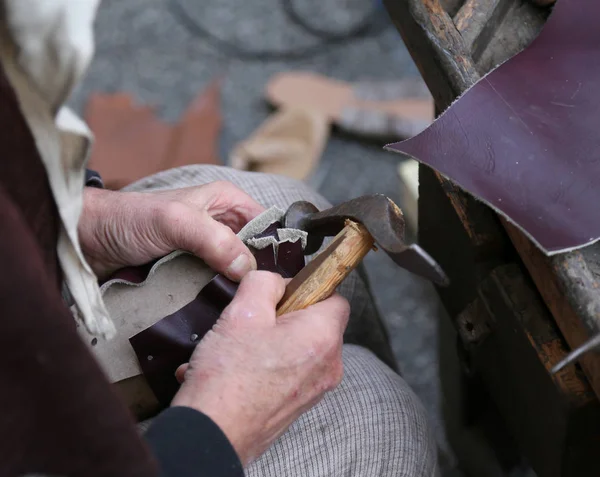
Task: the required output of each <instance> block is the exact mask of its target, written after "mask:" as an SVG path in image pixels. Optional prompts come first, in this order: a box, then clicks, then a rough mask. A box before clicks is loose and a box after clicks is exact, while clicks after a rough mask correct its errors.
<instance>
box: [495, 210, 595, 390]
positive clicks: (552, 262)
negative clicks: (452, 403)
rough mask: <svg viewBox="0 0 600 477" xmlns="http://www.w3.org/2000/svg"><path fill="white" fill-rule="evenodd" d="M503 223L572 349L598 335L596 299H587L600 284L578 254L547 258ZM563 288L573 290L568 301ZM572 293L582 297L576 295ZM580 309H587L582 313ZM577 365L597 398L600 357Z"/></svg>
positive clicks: (515, 229) (515, 230) (587, 359)
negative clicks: (581, 368) (579, 365)
mask: <svg viewBox="0 0 600 477" xmlns="http://www.w3.org/2000/svg"><path fill="white" fill-rule="evenodd" d="M503 223H504V226H505V228H506V230H507V232H508V235H509V236H510V238H511V240H512V241H513V243H514V244H515V247H516V249H517V250H518V251H519V254H520V256H521V259H522V260H523V263H524V264H525V266H526V267H527V270H528V271H529V273H530V275H531V278H532V279H533V281H534V282H535V284H536V286H537V289H538V290H539V292H540V294H541V295H542V297H543V298H544V301H545V302H546V304H547V306H548V308H549V309H550V311H551V312H552V315H553V317H554V320H555V321H556V323H557V325H558V327H559V328H560V330H561V331H562V334H563V336H564V337H565V339H566V341H567V343H569V345H570V346H571V348H575V347H577V346H579V345H581V344H583V343H584V342H585V341H587V339H588V338H589V337H590V336H591V335H592V334H595V333H600V326H599V324H598V321H597V316H598V314H599V312H600V309H599V307H598V300H597V299H595V298H596V297H589V296H587V295H588V291H589V290H595V291H596V293H597V291H598V288H599V284H598V281H597V280H595V279H594V277H593V276H592V274H591V273H590V272H589V270H588V268H587V266H586V264H585V261H584V260H583V257H582V256H581V253H580V252H572V253H569V254H566V255H562V256H559V257H551V258H549V257H546V256H545V255H544V254H543V253H542V252H540V250H539V249H538V248H537V247H536V246H535V245H534V244H533V243H532V242H531V240H529V239H528V238H527V237H525V235H523V233H522V232H521V231H520V230H519V229H517V228H516V227H515V226H514V225H512V224H511V223H509V222H508V221H506V220H503ZM573 279H575V280H573ZM565 280H568V283H565ZM566 288H569V289H571V290H572V293H571V297H570V298H571V299H569V297H568V296H565V289H566ZM575 290H578V291H579V292H580V294H581V295H584V296H577V295H576V292H575ZM573 305H575V307H574V306H573ZM581 307H583V308H586V309H584V310H582V309H581ZM558 361H559V359H557V360H556V361H554V362H553V363H551V364H552V365H554V364H556V363H558ZM580 362H581V366H582V367H583V369H584V371H585V374H586V375H587V377H588V379H589V381H590V383H591V385H592V387H593V388H594V391H595V392H596V395H597V396H600V356H598V355H597V354H593V353H592V354H588V355H585V356H583V357H582V358H581V359H580Z"/></svg>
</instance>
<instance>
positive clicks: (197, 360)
mask: <svg viewBox="0 0 600 477" xmlns="http://www.w3.org/2000/svg"><path fill="white" fill-rule="evenodd" d="M284 289H285V281H284V280H283V279H282V278H281V277H280V276H279V275H275V274H273V273H269V272H250V273H249V274H248V275H246V276H245V277H244V278H243V280H242V282H241V284H240V287H239V289H238V292H237V294H236V295H235V297H234V299H233V301H232V302H231V304H230V305H229V306H228V307H227V308H226V309H225V310H224V311H223V313H222V315H221V317H220V318H219V320H218V321H217V323H216V324H215V326H214V327H213V329H212V330H211V331H209V332H208V333H207V334H206V335H205V336H204V338H203V339H202V340H201V341H200V343H199V344H198V346H197V347H196V349H195V351H194V353H193V355H192V357H191V359H190V362H189V365H183V366H180V368H179V369H178V370H177V377H178V379H179V381H180V382H182V381H183V384H182V386H181V388H180V390H179V392H178V393H177V394H176V396H175V398H174V399H173V402H172V406H188V407H191V408H194V409H197V410H199V411H201V412H203V413H204V414H206V415H208V416H209V417H210V418H211V419H212V420H213V421H214V422H215V423H216V424H217V425H218V426H219V427H220V428H221V429H222V430H223V432H224V433H225V435H226V436H227V437H228V439H229V441H230V442H231V443H232V445H233V447H234V448H235V450H236V452H237V453H238V455H239V457H240V460H241V461H242V464H243V465H247V464H249V463H250V462H251V461H252V460H254V459H256V458H257V457H259V456H260V455H261V454H262V453H263V452H264V451H265V450H266V449H267V448H268V447H269V446H270V445H271V444H272V443H273V442H274V441H275V440H276V439H277V438H278V437H279V436H280V435H281V434H283V433H284V432H285V430H286V429H287V428H288V427H289V426H290V425H291V424H292V423H293V422H294V421H295V420H296V419H297V418H298V417H300V415H301V414H302V413H304V412H305V411H307V410H309V409H310V408H311V407H313V406H314V405H315V404H317V403H318V402H319V401H320V400H321V398H322V397H323V395H324V394H325V393H326V392H327V391H330V390H332V389H334V388H335V387H336V386H337V385H338V384H339V383H340V382H341V380H342V375H343V365H342V337H343V333H344V329H345V328H346V324H347V322H348V315H349V305H348V302H347V301H346V300H345V299H344V298H342V297H341V296H339V295H335V296H333V297H331V298H328V299H327V300H324V301H322V302H320V303H318V304H316V305H313V306H311V307H309V308H306V309H304V310H302V311H297V312H294V313H289V314H287V315H283V316H281V317H279V318H277V319H276V317H275V308H276V306H277V303H278V302H279V301H280V300H281V297H282V296H283V292H284Z"/></svg>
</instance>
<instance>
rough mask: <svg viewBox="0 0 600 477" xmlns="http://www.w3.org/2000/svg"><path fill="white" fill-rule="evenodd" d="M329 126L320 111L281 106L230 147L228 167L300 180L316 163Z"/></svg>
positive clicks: (308, 173)
mask: <svg viewBox="0 0 600 477" xmlns="http://www.w3.org/2000/svg"><path fill="white" fill-rule="evenodd" d="M330 129H331V128H330V124H329V120H328V119H327V117H326V116H325V115H324V114H323V113H321V112H320V111H314V110H310V109H302V108H285V107H284V108H281V109H280V110H278V111H276V112H275V113H273V114H272V115H271V116H269V117H268V118H267V120H266V121H265V122H264V123H263V124H262V125H261V126H260V127H259V128H258V129H257V130H256V131H255V132H254V133H252V135H251V136H250V137H249V138H247V139H246V140H244V141H242V142H241V143H239V144H237V145H236V146H235V147H234V149H233V150H232V152H231V154H230V163H231V167H233V168H234V169H240V170H246V171H254V172H264V173H267V174H279V175H283V176H287V177H291V178H292V179H298V180H304V179H306V178H307V177H309V176H310V174H311V173H312V172H313V171H314V170H315V168H316V166H317V164H318V163H319V161H320V159H321V156H322V154H323V150H324V149H325V144H326V143H327V140H328V139H329V132H330Z"/></svg>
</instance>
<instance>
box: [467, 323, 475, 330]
mask: <svg viewBox="0 0 600 477" xmlns="http://www.w3.org/2000/svg"><path fill="white" fill-rule="evenodd" d="M465 328H466V329H467V331H469V332H470V331H473V330H474V329H475V327H474V326H473V323H470V322H468V321H467V322H466V323H465Z"/></svg>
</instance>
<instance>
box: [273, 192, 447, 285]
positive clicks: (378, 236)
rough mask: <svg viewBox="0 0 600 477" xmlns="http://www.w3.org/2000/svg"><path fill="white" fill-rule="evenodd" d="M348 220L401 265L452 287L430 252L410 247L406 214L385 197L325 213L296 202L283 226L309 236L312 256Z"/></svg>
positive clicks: (364, 199) (376, 196) (361, 200)
mask: <svg viewBox="0 0 600 477" xmlns="http://www.w3.org/2000/svg"><path fill="white" fill-rule="evenodd" d="M347 219H350V220H354V221H355V222H359V223H361V224H362V225H363V226H364V227H365V228H366V229H367V230H368V231H369V233H370V234H371V235H372V236H373V238H374V239H375V243H376V244H377V245H378V247H379V248H380V249H381V250H383V251H385V252H386V253H387V254H388V255H389V256H390V257H391V258H392V260H393V261H394V262H395V263H396V264H397V265H399V266H401V267H402V268H405V269H407V270H409V271H410V272H413V273H415V274H417V275H420V276H422V277H424V278H427V279H428V280H431V281H433V282H434V283H436V284H438V285H442V286H445V285H447V284H448V277H447V276H446V274H445V273H444V271H443V270H442V269H441V267H440V266H439V265H438V264H437V263H436V262H435V260H433V258H431V256H430V255H429V254H427V252H425V251H424V250H423V249H422V248H421V247H419V246H418V245H416V244H412V245H406V243H405V242H404V216H403V215H402V211H401V210H400V208H399V207H398V206H397V205H396V204H394V202H392V200H391V199H389V198H388V197H386V196H384V195H382V194H374V195H366V196H362V197H358V198H356V199H352V200H349V201H347V202H344V203H342V204H339V205H336V206H334V207H332V208H330V209H327V210H323V211H319V210H318V209H317V208H316V207H315V206H314V205H313V204H311V203H310V202H305V201H300V202H295V203H293V204H292V205H291V206H290V207H289V209H288V210H287V212H286V214H285V216H284V219H283V222H284V226H285V227H289V228H296V229H301V230H304V231H306V232H308V242H307V247H306V249H305V254H307V255H309V254H312V253H315V252H316V251H317V250H318V249H319V248H320V247H321V245H322V243H323V239H324V237H328V236H333V235H336V234H337V233H338V232H340V231H341V230H342V229H343V228H344V225H345V222H346V220H347Z"/></svg>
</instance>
